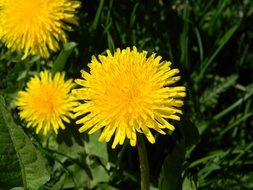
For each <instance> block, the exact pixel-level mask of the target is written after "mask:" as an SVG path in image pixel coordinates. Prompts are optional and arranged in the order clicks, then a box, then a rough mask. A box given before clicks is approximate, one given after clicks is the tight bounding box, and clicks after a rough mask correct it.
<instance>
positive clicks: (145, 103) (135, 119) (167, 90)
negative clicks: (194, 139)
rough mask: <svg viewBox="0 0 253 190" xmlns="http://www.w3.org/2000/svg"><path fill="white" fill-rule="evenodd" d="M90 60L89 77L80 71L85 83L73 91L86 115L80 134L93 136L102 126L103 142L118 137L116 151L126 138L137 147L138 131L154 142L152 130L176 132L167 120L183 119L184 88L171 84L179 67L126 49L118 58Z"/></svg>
mask: <svg viewBox="0 0 253 190" xmlns="http://www.w3.org/2000/svg"><path fill="white" fill-rule="evenodd" d="M98 58H99V59H96V58H95V57H92V61H91V63H90V64H89V65H88V66H89V68H90V73H88V72H85V71H81V74H82V77H83V79H76V80H75V82H76V83H77V84H79V85H81V86H82V87H81V88H79V89H75V90H73V91H72V93H73V94H74V96H75V97H76V98H77V99H79V100H82V101H83V103H82V104H80V105H79V106H77V107H76V108H75V109H74V111H75V112H76V114H75V115H76V116H83V117H82V118H81V119H79V120H78V121H77V123H78V124H83V126H82V127H81V128H80V129H79V131H80V132H83V131H86V130H89V134H92V133H94V132H95V131H97V130H98V129H100V128H103V131H102V133H101V135H100V137H99V141H106V142H108V141H109V140H110V139H111V137H112V136H113V134H115V137H114V142H113V144H112V147H113V148H115V146H116V145H117V144H123V142H124V140H125V138H128V139H130V143H131V145H132V146H135V145H136V138H137V137H136V133H137V132H140V133H144V134H145V136H146V137H147V139H148V140H149V141H150V142H151V143H154V142H155V138H154V136H153V135H152V133H151V131H150V129H153V130H155V131H157V132H159V133H161V134H165V132H164V130H163V129H166V128H167V129H170V130H174V126H173V125H171V124H170V123H169V122H168V121H167V119H174V120H179V119H180V117H179V116H178V114H182V111H181V110H180V109H179V108H180V107H181V106H182V105H183V101H182V100H181V98H182V97H184V96H185V87H184V86H175V87H174V86H171V85H172V84H174V83H175V82H177V81H178V80H179V79H180V76H176V74H178V73H179V70H178V69H171V68H170V65H171V62H168V61H162V62H160V60H161V57H160V56H156V55H155V54H152V55H151V56H150V57H147V52H146V51H143V52H138V51H137V49H136V48H135V47H134V48H133V50H131V49H130V48H126V49H124V50H122V51H121V50H120V49H117V51H116V52H115V53H114V55H112V54H111V52H110V51H107V56H103V55H100V56H99V57H98Z"/></svg>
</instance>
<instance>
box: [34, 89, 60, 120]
mask: <svg viewBox="0 0 253 190" xmlns="http://www.w3.org/2000/svg"><path fill="white" fill-rule="evenodd" d="M32 102H33V104H32V105H33V107H34V110H36V111H37V113H39V114H40V115H41V116H42V117H44V118H46V117H50V116H51V117H52V115H53V114H55V113H57V110H56V109H57V108H58V95H57V92H56V91H55V90H54V89H53V87H52V86H41V88H40V90H38V92H37V94H36V95H35V96H34V98H33V100H32Z"/></svg>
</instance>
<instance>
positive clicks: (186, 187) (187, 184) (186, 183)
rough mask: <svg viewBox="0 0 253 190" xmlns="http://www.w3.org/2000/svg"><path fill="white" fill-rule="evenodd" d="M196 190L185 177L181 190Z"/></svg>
mask: <svg viewBox="0 0 253 190" xmlns="http://www.w3.org/2000/svg"><path fill="white" fill-rule="evenodd" d="M196 189H197V187H196V185H195V183H194V182H193V181H192V180H190V179H189V178H187V177H186V178H185V179H184V182H183V188H182V190H196Z"/></svg>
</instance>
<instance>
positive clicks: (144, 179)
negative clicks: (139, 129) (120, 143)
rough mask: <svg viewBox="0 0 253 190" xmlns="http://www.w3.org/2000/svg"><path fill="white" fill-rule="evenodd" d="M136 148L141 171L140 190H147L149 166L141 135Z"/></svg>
mask: <svg viewBox="0 0 253 190" xmlns="http://www.w3.org/2000/svg"><path fill="white" fill-rule="evenodd" d="M137 148H138V155H139V161H140V170H141V190H149V165H148V156H147V151H146V146H145V143H144V140H143V136H142V134H139V135H138V138H137Z"/></svg>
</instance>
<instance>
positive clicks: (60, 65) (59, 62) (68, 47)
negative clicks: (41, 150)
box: [51, 42, 77, 74]
mask: <svg viewBox="0 0 253 190" xmlns="http://www.w3.org/2000/svg"><path fill="white" fill-rule="evenodd" d="M76 45H77V43H75V42H68V43H66V44H65V45H64V47H63V50H62V51H61V52H60V54H59V55H58V57H57V58H56V60H55V62H54V63H53V68H52V70H51V72H52V73H53V74H55V73H56V72H61V71H63V69H64V66H65V64H66V62H67V60H68V58H69V56H70V55H71V53H72V51H73V50H74V48H75V47H76Z"/></svg>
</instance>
